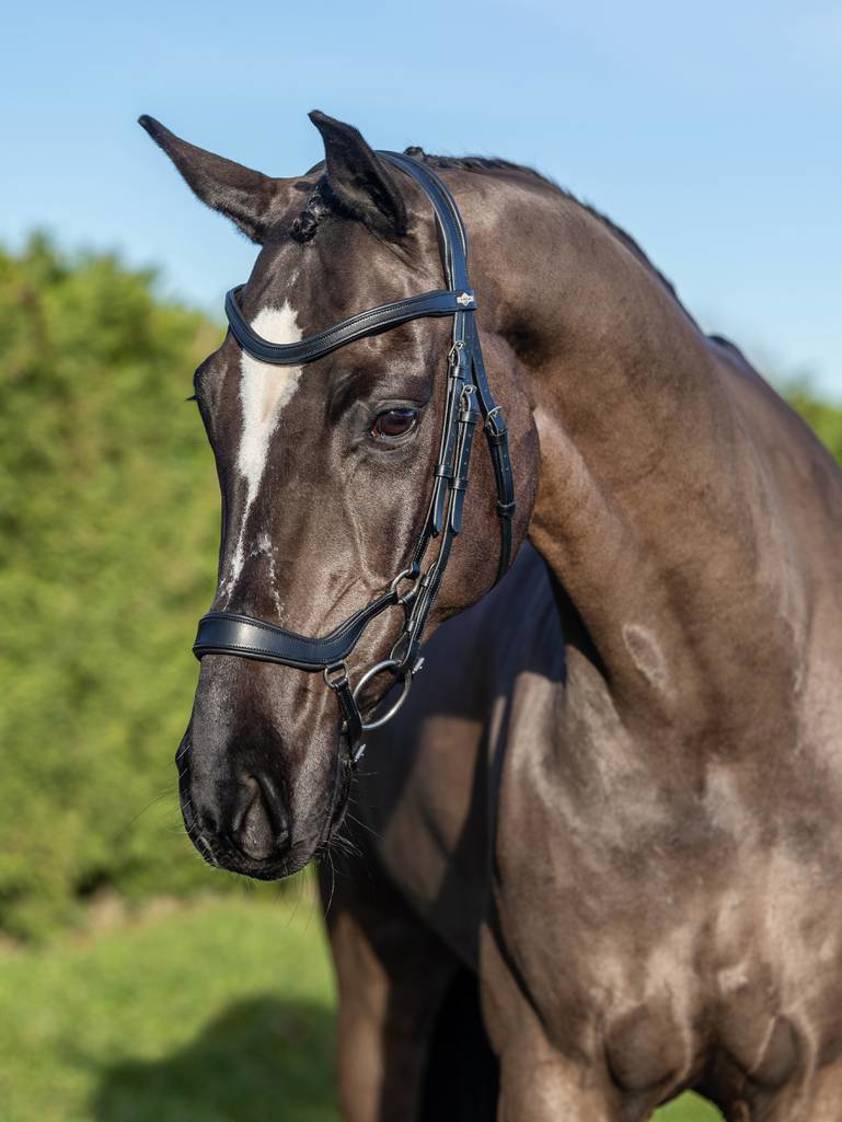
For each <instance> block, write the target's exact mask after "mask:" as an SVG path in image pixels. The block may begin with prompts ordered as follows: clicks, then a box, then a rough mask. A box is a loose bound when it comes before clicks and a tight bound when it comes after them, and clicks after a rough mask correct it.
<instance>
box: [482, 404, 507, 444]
mask: <svg viewBox="0 0 842 1122" xmlns="http://www.w3.org/2000/svg"><path fill="white" fill-rule="evenodd" d="M485 431H486V432H487V433H488V435H489V436H491V437H494V438H495V439H498V440H499V439H500V437H503V436H506V434H507V433H508V431H509V430H508V429H507V428H506V419H505V417H504V416H503V410H502V409H501V408H500V406H499V405H495V406H494V408H493V409H490V410H489V411H488V413H487V414H486V417H485Z"/></svg>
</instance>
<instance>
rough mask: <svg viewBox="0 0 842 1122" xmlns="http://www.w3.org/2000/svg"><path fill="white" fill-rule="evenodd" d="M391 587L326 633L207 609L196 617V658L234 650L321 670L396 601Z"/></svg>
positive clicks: (340, 658) (246, 655)
mask: <svg viewBox="0 0 842 1122" xmlns="http://www.w3.org/2000/svg"><path fill="white" fill-rule="evenodd" d="M397 600H398V596H397V592H395V591H393V590H392V589H391V588H390V589H389V590H388V591H387V592H384V593H381V595H380V596H378V597H377V598H376V599H374V600H372V601H371V603H370V604H367V605H366V607H364V608H362V609H361V610H360V611H359V612H356V613H355V614H354V615H352V616H350V617H349V618H348V619H346V620H345V622H344V623H342V624H340V625H339V627H337V628H336V629H335V630H334V631H331V632H330V634H329V635H325V636H323V637H321V638H316V639H311V638H308V637H307V636H306V635H298V634H296V632H294V631H286V630H284V628H283V627H277V626H276V625H275V624H274V623H267V622H266V621H265V620H262V619H256V618H255V617H254V616H246V615H240V614H239V613H238V612H208V613H207V615H205V616H202V618H201V619H200V620H199V630H198V632H197V634H196V641H195V642H194V644H193V653H194V654H195V655H196V658H204V656H205V655H207V654H238V655H242V657H243V658H255V659H259V660H260V661H262V662H279V663H281V664H282V665H284V666H294V667H295V668H296V669H298V670H324V669H325V668H326V667H328V666H334V665H335V664H336V663H339V662H342V661H343V660H344V659H346V658H347V657H348V655H349V654H350V653H351V651H352V650H353V649H354V647H355V646H356V645H357V643H358V642H359V639H360V636H361V635H362V633H363V631H365V629H366V627H367V626H368V625H369V623H371V621H372V620H373V619H374V618H375V616H379V615H380V613H381V612H384V611H385V610H386V609H387V608H390V607H391V606H392V605H393V604H396V603H397Z"/></svg>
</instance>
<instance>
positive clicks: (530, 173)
mask: <svg viewBox="0 0 842 1122" xmlns="http://www.w3.org/2000/svg"><path fill="white" fill-rule="evenodd" d="M406 154H407V155H408V156H414V157H415V158H416V159H417V160H422V161H423V162H424V163H426V164H431V165H432V166H433V167H436V168H443V169H444V170H447V168H460V169H462V170H464V171H514V172H518V173H519V174H521V175H524V176H526V177H527V178H529V179H537V180H538V181H539V182H540V183H544V184H546V186H548V187H549V188H551V189H552V190H553V191H556V192H557V193H558V194H559V195H561V196H562V197H563V198H565V199H569V201H570V202H571V203H573V204H574V205H575V206H578V207H580V208H581V209H582V210H585V211H587V213H588V214H591V215H593V217H594V218H596V219H597V221H598V222H601V223H602V225H603V226H605V227H606V229H607V230H609V231H610V233H611V234H613V235H614V237H615V238H616V239H617V240H618V241H619V242H621V243H622V244H623V245H624V246H625V247H626V249H628V250H629V251H630V252H631V253H632V254H634V256H635V257H636V258H637V259H638V260H639V261H640V262H641V263H642V264H643V265H645V266H646V268H647V269H649V271H650V272H651V273H654V275H655V276H656V277H657V278H658V280H659V281H660V282H661V284H662V285H663V286H664V288H666V290H667V291H668V292H669V293H670V295H671V296H672V297H673V299H674V300H676V301H677V303H679V304H681V300H680V298H679V295H678V293H677V292H676V289H675V285H674V284H673V283H672V281H671V280H670V279H669V277H667V276H665V275H664V274H663V273H662V272H661V270H660V269H659V268H658V267H657V266H656V265H655V264H654V263H653V262H652V260H651V258H650V257H649V256H648V255H647V253H646V251H645V250H644V249H643V248H642V246H641V245H640V243H639V242H637V241H635V239H634V238H633V237H632V236H631V234H629V233H628V232H627V231H626V230H624V229H623V228H622V226H618V225H617V223H616V222H614V221H613V220H612V219H610V218H609V217H608V215H607V214H603V213H602V211H601V210H597V209H596V207H595V206H593V205H592V204H591V203H586V202H583V201H582V199H579V198H577V196H576V195H574V194H573V192H572V191H570V190H568V189H567V188H566V187H562V186H561V185H560V184H559V183H556V181H555V180H554V179H551V178H550V177H549V176H548V175H543V174H542V173H541V172H540V171H536V170H535V168H531V167H529V166H528V165H526V164H516V163H514V162H513V161H512V160H503V159H500V158H499V157H497V156H433V155H429V154H428V153H427V152H425V151H424V150H423V149H422V148H416V147H413V148H407V149H406ZM681 306H682V308H684V305H683V304H681ZM684 311H685V312H686V311H687V309H686V308H684ZM688 314H689V313H688Z"/></svg>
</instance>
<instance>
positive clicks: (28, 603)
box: [0, 236, 219, 935]
mask: <svg viewBox="0 0 842 1122" xmlns="http://www.w3.org/2000/svg"><path fill="white" fill-rule="evenodd" d="M153 282H154V277H153V275H152V274H151V273H146V272H133V271H129V270H127V269H125V268H124V267H123V266H121V264H120V263H119V261H118V260H116V259H115V258H114V257H111V256H85V257H79V258H77V259H75V260H68V259H67V258H65V257H63V256H61V255H60V254H59V253H58V252H57V251H56V250H55V249H54V248H53V247H52V246H51V245H50V244H49V242H48V241H46V240H45V239H44V238H43V237H38V236H36V237H33V238H32V239H31V241H30V243H29V245H28V247H27V249H26V250H25V252H24V253H23V254H22V255H21V256H20V257H18V258H15V257H12V256H9V255H8V254H5V253H2V252H0V387H1V388H0V394H2V399H0V457H2V459H0V602H2V604H3V612H2V616H1V617H0V680H2V682H3V689H2V694H0V772H2V791H3V813H2V816H0V927H3V928H5V929H6V930H7V931H11V932H13V933H22V934H36V935H37V934H42V933H44V932H46V931H48V930H49V929H50V928H51V927H52V926H53V925H55V924H56V923H57V922H58V921H60V920H64V919H67V918H69V917H70V915H71V914H72V912H73V908H74V904H75V901H77V900H78V899H79V898H80V896H84V895H85V894H87V893H90V892H92V891H93V890H95V889H96V888H97V887H98V886H99V885H102V884H115V885H118V886H119V887H120V888H121V889H122V890H124V891H126V892H128V893H130V894H132V893H133V894H138V893H141V892H143V891H145V890H147V889H154V890H155V891H158V892H166V891H176V890H181V889H184V888H187V887H189V886H190V885H191V884H192V883H196V882H203V883H205V884H206V883H207V878H208V872H207V870H206V869H205V868H204V866H202V865H201V864H200V863H199V862H198V861H197V860H196V858H195V857H194V856H193V854H192V853H191V852H190V849H189V846H188V844H187V842H186V841H185V840H184V838H183V836H182V834H183V831H182V830H181V829H179V828H178V815H177V804H176V801H175V795H174V781H175V769H174V765H173V755H174V753H175V749H176V747H177V745H178V741H179V738H180V736H181V734H182V732H183V730H184V727H185V725H186V722H187V718H188V715H189V706H190V702H191V696H192V692H193V688H194V682H195V675H196V669H195V663H194V660H193V659H192V656H191V655H190V651H189V645H190V640H191V638H192V634H193V630H194V627H195V621H196V617H197V614H200V613H201V610H202V609H203V608H204V606H205V605H206V604H207V603H208V602H209V600H210V597H211V593H212V589H213V581H214V563H215V557H216V551H217V533H218V496H217V489H216V482H215V475H214V471H213V468H212V461H211V456H210V453H209V451H208V449H207V445H206V442H205V438H204V434H203V431H202V426H201V423H200V421H199V418H198V416H197V413H196V407H195V406H194V405H192V404H184V399H185V397H186V396H187V395H188V394H189V393H190V392H191V374H192V371H193V368H194V366H195V365H196V363H197V362H198V361H199V360H200V359H201V358H202V357H203V356H204V355H206V354H207V353H208V352H209V350H211V349H212V348H213V346H214V345H215V341H216V340H217V339H218V335H219V333H218V330H217V329H216V328H214V327H213V326H212V325H211V324H209V323H208V322H207V321H206V320H204V319H203V318H202V317H201V316H199V315H198V314H197V313H195V312H193V311H188V310H187V309H185V308H182V307H179V306H176V305H173V304H168V303H165V302H163V301H161V300H159V299H156V297H155V295H154V283H153ZM164 792H166V793H167V795H168V799H167V801H166V802H165V803H164V804H163V808H162V806H161V805H159V804H156V803H154V802H153V800H155V799H156V798H157V797H158V796H160V795H162V793H164ZM150 803H152V806H151V808H150V809H149V810H148V811H146V810H145V808H147V807H149V804H150Z"/></svg>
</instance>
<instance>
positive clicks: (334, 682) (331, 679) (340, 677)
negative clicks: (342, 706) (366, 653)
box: [322, 662, 348, 690]
mask: <svg viewBox="0 0 842 1122" xmlns="http://www.w3.org/2000/svg"><path fill="white" fill-rule="evenodd" d="M322 677H323V678H324V680H325V685H326V686H328V687H329V688H330V689H332V690H341V689H344V687H345V686H347V685H348V667H347V666H346V665H345V663H344V662H334V663H332V664H331V665H330V666H326V667H325V668H324V670H323V671H322Z"/></svg>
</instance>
